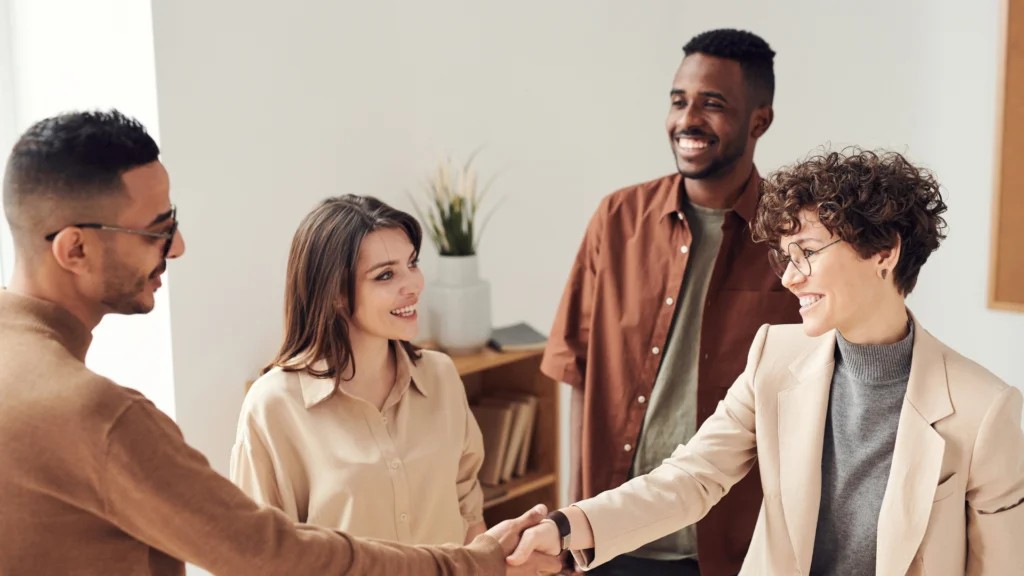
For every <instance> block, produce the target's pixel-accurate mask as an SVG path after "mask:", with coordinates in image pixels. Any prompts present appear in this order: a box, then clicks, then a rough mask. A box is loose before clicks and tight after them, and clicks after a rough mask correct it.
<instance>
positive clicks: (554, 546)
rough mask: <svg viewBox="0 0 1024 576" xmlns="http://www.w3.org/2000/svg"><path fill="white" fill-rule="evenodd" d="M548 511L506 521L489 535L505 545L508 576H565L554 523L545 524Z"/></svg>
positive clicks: (538, 510)
mask: <svg viewBox="0 0 1024 576" xmlns="http://www.w3.org/2000/svg"><path fill="white" fill-rule="evenodd" d="M547 513H548V509H547V507H546V506H544V505H543V504H538V505H537V506H534V507H533V508H531V509H530V510H529V511H528V512H526V514H523V515H522V516H520V517H519V518H515V519H512V520H505V521H504V522H501V523H499V524H497V525H496V526H494V527H493V528H491V529H490V530H488V531H487V535H488V536H491V537H492V538H494V539H495V540H497V541H498V543H499V544H501V549H502V552H504V554H505V563H506V564H507V569H506V572H505V573H506V574H507V576H525V575H529V576H536V575H539V574H561V573H563V572H562V562H561V560H560V559H559V555H560V554H561V552H562V545H561V543H562V540H561V537H560V536H559V533H558V527H557V526H556V525H555V524H554V522H550V521H548V522H545V521H544V520H545V518H547Z"/></svg>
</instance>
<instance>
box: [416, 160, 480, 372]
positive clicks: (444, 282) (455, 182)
mask: <svg viewBox="0 0 1024 576" xmlns="http://www.w3.org/2000/svg"><path fill="white" fill-rule="evenodd" d="M475 156H476V153H475V152H474V153H473V154H472V155H470V157H469V159H468V160H467V161H466V163H465V164H463V165H462V166H460V167H455V166H453V165H452V162H451V160H450V159H446V160H444V161H442V162H440V163H439V164H438V165H437V167H436V168H435V169H434V170H433V171H432V172H431V173H430V175H429V177H428V178H427V181H426V185H425V189H426V200H427V201H426V203H425V206H423V207H421V206H420V204H419V202H417V201H416V199H415V198H411V200H412V204H413V208H414V210H415V211H416V215H417V216H418V217H419V219H420V221H421V222H422V223H423V227H424V229H425V231H426V233H427V236H429V237H430V239H431V241H432V242H433V243H434V246H435V247H436V248H437V252H438V254H439V255H440V258H439V261H438V269H437V277H436V280H435V281H434V282H433V283H432V284H431V286H430V293H431V296H430V298H429V305H428V314H429V315H430V318H429V322H430V325H431V326H432V327H433V328H434V330H435V331H436V335H435V339H436V341H437V345H438V346H439V347H440V348H442V349H444V350H446V351H447V352H448V353H450V354H465V353H472V352H476V351H478V350H480V349H481V348H483V347H484V346H485V345H486V344H487V340H488V339H489V338H490V336H491V286H490V283H488V282H487V281H486V280H484V279H482V278H480V269H479V263H478V261H477V247H478V246H479V244H480V237H481V235H482V233H483V231H484V228H486V226H487V222H488V220H489V219H490V217H491V216H492V215H493V214H494V210H491V212H490V213H489V214H488V215H487V216H486V217H485V218H483V219H482V220H481V219H480V215H481V214H480V205H481V203H482V202H483V200H484V197H485V196H486V194H487V191H488V189H489V188H490V184H491V182H493V181H494V180H493V178H492V179H491V180H490V181H489V182H488V183H487V184H486V185H485V186H483V188H480V189H478V188H477V182H478V179H477V173H476V169H475V168H474V167H473V159H474V158H475ZM495 208H497V206H495Z"/></svg>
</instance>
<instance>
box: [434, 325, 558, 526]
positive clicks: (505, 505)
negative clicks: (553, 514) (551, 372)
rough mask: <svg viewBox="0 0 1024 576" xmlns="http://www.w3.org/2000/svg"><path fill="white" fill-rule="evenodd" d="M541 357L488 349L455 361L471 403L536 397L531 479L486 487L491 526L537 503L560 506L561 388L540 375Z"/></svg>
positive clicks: (539, 353) (486, 509)
mask: <svg viewBox="0 0 1024 576" xmlns="http://www.w3.org/2000/svg"><path fill="white" fill-rule="evenodd" d="M424 348H432V346H430V345H429V344H428V345H425V346H424ZM542 355H543V350H531V351H522V352H497V351H495V350H492V349H490V348H485V349H484V350H482V351H481V352H478V353H476V354H470V355H453V356H452V361H453V362H454V363H455V367H456V368H457V369H458V371H459V376H461V377H462V382H463V384H464V385H465V386H466V396H467V397H469V402H470V404H472V403H473V402H474V400H476V399H478V398H480V397H481V396H484V395H486V394H488V393H493V392H495V391H501V392H513V393H520V394H530V395H533V396H536V397H537V414H536V417H535V419H534V423H533V425H534V429H533V438H532V441H531V443H530V448H529V457H528V464H527V472H526V474H525V475H524V476H520V477H517V478H512V480H511V481H509V482H506V483H503V484H500V485H497V486H484V518H485V519H486V521H487V525H488V526H494V525H495V524H497V523H498V522H501V521H502V520H507V519H509V518H514V517H516V516H519V515H521V514H523V513H524V512H526V511H527V510H529V509H530V508H531V507H533V506H534V505H536V504H544V505H546V506H547V507H548V508H549V509H551V510H554V509H556V508H557V507H558V486H559V469H558V462H559V454H558V450H559V446H558V445H559V442H558V440H559V439H558V414H559V410H558V385H557V383H556V382H555V381H554V380H552V379H550V378H548V377H547V376H545V375H543V374H542V373H541V371H540V360H541V356H542Z"/></svg>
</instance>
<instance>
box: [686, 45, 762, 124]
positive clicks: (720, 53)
mask: <svg viewBox="0 0 1024 576" xmlns="http://www.w3.org/2000/svg"><path fill="white" fill-rule="evenodd" d="M698 53H699V54H706V55H708V56H714V57H716V58H725V59H727V60H735V61H736V62H739V63H740V68H741V69H742V70H743V78H744V79H745V80H746V81H747V85H748V87H749V88H750V89H751V90H750V93H751V94H752V95H754V96H755V98H754V105H755V106H764V105H768V104H771V103H772V99H773V98H774V97H775V68H774V64H773V62H774V58H775V51H774V50H772V49H771V47H770V46H768V43H767V42H765V41H764V39H763V38H761V37H760V36H758V35H757V34H754V33H751V32H747V31H745V30H733V29H728V28H723V29H720V30H709V31H708V32H702V33H700V34H698V35H696V36H694V37H693V38H692V39H691V40H690V41H689V42H687V43H686V46H683V54H684V55H686V56H689V55H691V54H698Z"/></svg>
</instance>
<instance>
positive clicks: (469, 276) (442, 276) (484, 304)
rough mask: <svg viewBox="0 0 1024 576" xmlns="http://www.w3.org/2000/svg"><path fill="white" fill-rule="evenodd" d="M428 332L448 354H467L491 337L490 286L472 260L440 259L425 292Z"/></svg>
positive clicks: (463, 258) (464, 257)
mask: <svg viewBox="0 0 1024 576" xmlns="http://www.w3.org/2000/svg"><path fill="white" fill-rule="evenodd" d="M428 291H429V293H430V296H429V302H430V308H429V310H430V316H431V317H430V318H429V323H430V327H431V331H432V332H433V334H434V338H435V340H436V342H437V345H438V346H439V347H440V348H441V349H443V350H445V351H446V352H448V353H449V354H471V353H473V352H478V351H479V350H480V349H482V348H483V347H484V346H485V345H486V344H487V341H488V340H489V339H490V337H491V285H490V283H489V282H487V281H486V280H483V279H481V278H480V270H479V266H478V261H477V257H476V256H441V257H439V258H438V266H437V275H436V280H435V281H434V282H433V283H431V284H430V286H429V289H428Z"/></svg>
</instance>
